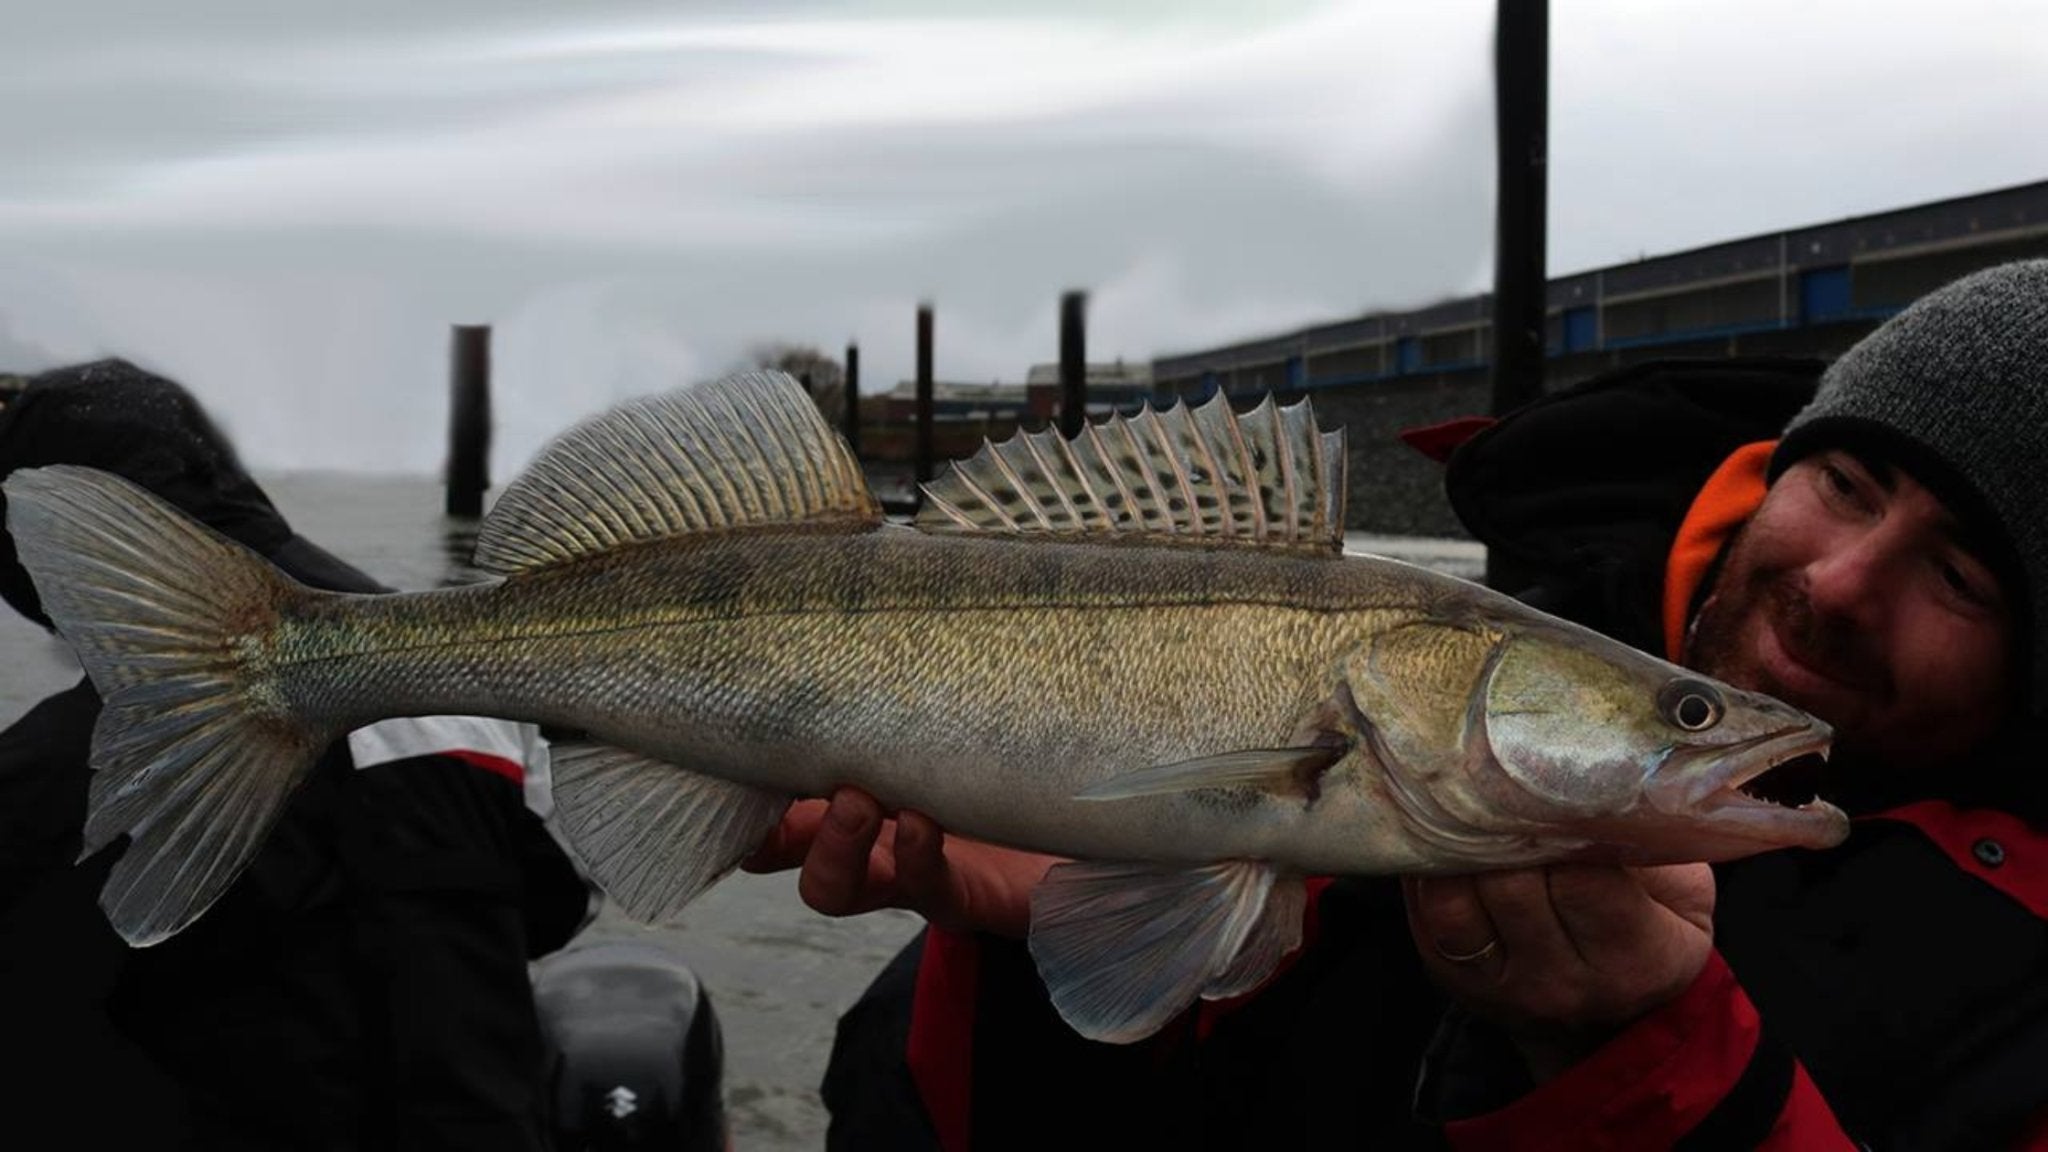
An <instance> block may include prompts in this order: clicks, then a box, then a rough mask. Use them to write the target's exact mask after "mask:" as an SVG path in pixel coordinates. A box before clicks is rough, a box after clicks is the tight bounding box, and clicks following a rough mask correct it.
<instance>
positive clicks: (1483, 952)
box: [1436, 940, 1500, 964]
mask: <svg viewBox="0 0 2048 1152" xmlns="http://www.w3.org/2000/svg"><path fill="white" fill-rule="evenodd" d="M1498 951H1500V941H1499V940H1488V941H1487V942H1486V947H1484V948H1481V949H1479V950H1478V951H1476V952H1446V951H1445V950H1444V949H1443V946H1442V945H1438V946H1437V950H1436V954H1437V955H1439V956H1441V957H1443V958H1444V959H1445V960H1448V961H1450V962H1451V963H1453V964H1477V963H1479V962H1480V961H1482V960H1484V959H1486V958H1487V957H1489V956H1491V955H1493V954H1494V953H1496V952H1498Z"/></svg>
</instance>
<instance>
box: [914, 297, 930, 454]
mask: <svg viewBox="0 0 2048 1152" xmlns="http://www.w3.org/2000/svg"><path fill="white" fill-rule="evenodd" d="M932 475H933V470H932V306H931V305H929V304H920V305H918V306H917V482H918V483H920V484H927V483H930V482H931V478H932Z"/></svg>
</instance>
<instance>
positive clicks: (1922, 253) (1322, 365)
mask: <svg viewBox="0 0 2048 1152" xmlns="http://www.w3.org/2000/svg"><path fill="white" fill-rule="evenodd" d="M2026 256H2048V181H2043V182H2040V183H2034V184H2026V185H2021V186H2018V187H2013V188H2004V189H1999V190H1996V191H1992V192H1984V193H1979V194H1977V195H1973V196H1964V197H1959V198H1956V199H1952V200H1941V201H1936V202H1933V203H1928V204H1920V205H1915V206H1913V207H1909V208H1900V209H1896V210H1894V211H1890V212H1881V213H1876V214H1873V215H1869V216H1857V217H1851V218H1849V219H1845V220H1836V221H1832V222H1829V223H1825V224H1815V225H1811V226H1808V227H1803V228H1796V229H1792V230H1789V231H1784V232H1774V233H1770V234H1767V235H1762V236H1751V237H1746V238H1743V239H1739V240H1730V241H1726V242H1724V243H1720V244H1712V245H1708V246H1705V247H1701V248H1694V249H1690V250H1687V251H1683V252H1673V253H1669V254H1666V255H1661V256H1651V257H1647V258H1644V259H1641V260H1636V261H1632V262H1630V263H1626V264H1615V265H1610V266H1608V267H1605V268H1595V269H1592V270H1589V271H1585V272H1575V273H1572V274H1570V275H1567V276H1560V277H1557V278H1555V279H1553V280H1551V281H1550V283H1549V286H1548V304H1549V341H1548V345H1549V360H1548V369H1547V372H1546V378H1547V384H1548V385H1549V386H1550V387H1553V388H1555V387H1560V386H1563V385H1566V384H1569V383H1572V382H1575V381H1577V380H1581V379H1584V378H1586V377H1588V376H1591V375H1594V374H1596V373H1598V372H1601V371H1604V370H1606V369H1609V368H1615V367H1620V366H1622V365H1625V364H1629V363H1634V362H1638V361H1641V360H1647V359H1656V358H1662V357H1667V356H1717V355H1736V354H1752V353H1765V354H1777V355H1817V356H1832V355H1835V354H1837V353H1839V352H1841V351H1842V350H1843V349H1845V348H1847V347H1848V346H1849V345H1850V344H1852V343H1854V342H1855V341H1856V340H1857V339H1858V338H1860V337H1861V336H1862V335H1863V334H1864V333H1866V332H1868V331H1869V330H1870V329H1871V328H1873V327H1875V326H1876V325H1877V323H1878V322H1879V321H1881V320H1883V319H1884V318H1885V317H1887V316H1889V315H1891V314H1892V313H1894V312H1897V311H1898V310H1899V309H1901V308H1903V307H1905V306H1906V305H1907V304H1908V303H1910V302H1911V301H1912V300H1913V299H1915V298H1916V297H1918V296H1920V295H1922V294H1923V293H1925V292H1927V291H1929V290H1930V289H1933V288H1935V287H1937V286H1939V285H1941V284H1943V283H1946V282H1947V281H1949V280H1951V279H1954V278H1955V277H1957V276H1960V275H1963V274H1964V273H1967V272H1970V271H1974V270H1975V269H1978V268H1982V267H1986V266H1988V265H1992V264H1998V263H2002V262H2004V261H2007V260H2012V259H2017V258H2020V257H2026ZM1491 306H1492V300H1491V297H1490V296H1485V295H1481V296H1470V297H1465V298H1462V299H1456V300H1449V301H1445V302H1442V303H1439V304H1433V305H1430V306H1427V307H1423V308H1416V309H1411V310H1408V311H1403V312H1377V313H1372V314H1369V315H1366V316H1361V317H1357V318H1353V319H1348V320H1339V321H1336V322H1333V323H1326V324H1318V325H1314V326H1312V327H1308V328H1304V329H1301V330H1300V331H1297V332H1292V333H1288V334H1286V335H1280V336H1269V337H1261V338H1259V339H1255V340H1248V341H1242V342H1239V343H1236V344H1230V345H1226V346H1223V347H1219V348H1211V349H1205V350H1201V351H1194V352H1183V353H1177V354H1174V355H1169V356H1161V357H1159V358H1157V359H1155V360H1154V361H1153V362H1152V382H1153V386H1154V387H1155V389H1156V390H1157V391H1158V392H1159V393H1161V394H1162V395H1164V396H1175V395H1178V396H1185V397H1188V398H1191V399H1199V398H1202V397H1205V396H1208V395H1211V394H1213V393H1215V392H1217V391H1224V392H1228V393H1230V394H1232V395H1243V396H1247V397H1249V396H1252V395H1255V394H1257V393H1261V392H1277V393H1280V394H1282V395H1289V394H1296V393H1303V392H1320V391H1329V390H1340V391H1349V390H1353V389H1360V388H1387V387H1400V386H1402V385H1406V384H1414V383H1418V382H1426V381H1437V382H1449V381H1451V380H1454V379H1460V378H1467V377H1483V376H1484V375H1485V369H1486V367H1487V358H1488V355H1489V352H1490V349H1491V342H1492V333H1491V330H1490V328H1491V324H1490V315H1491Z"/></svg>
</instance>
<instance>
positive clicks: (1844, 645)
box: [1757, 572, 1891, 695]
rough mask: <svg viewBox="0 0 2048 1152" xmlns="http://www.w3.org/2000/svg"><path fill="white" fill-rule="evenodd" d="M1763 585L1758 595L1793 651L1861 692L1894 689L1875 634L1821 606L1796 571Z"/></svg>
mask: <svg viewBox="0 0 2048 1152" xmlns="http://www.w3.org/2000/svg"><path fill="white" fill-rule="evenodd" d="M1760 583H1761V586H1760V587H1759V588H1758V589H1757V598H1758V600H1759V601H1760V602H1761V603H1762V604H1763V606H1764V609H1765V612H1766V618H1767V619H1769V620H1770V621H1771V622H1772V623H1773V624H1774V625H1775V627H1776V629H1777V633H1778V643H1779V644H1780V646H1782V647H1783V648H1784V649H1785V650H1786V652H1787V654H1788V655H1790V656H1791V657H1792V658H1793V659H1795V660H1797V661H1799V662H1800V663H1801V664H1804V665H1806V666H1807V667H1808V668H1811V669H1813V670H1814V671H1816V672H1819V673H1820V674H1822V675H1824V676H1826V677H1827V678H1828V679H1830V680H1834V681H1836V682H1838V683H1841V684H1845V685H1848V686H1849V687H1851V688H1855V689H1857V690H1859V691H1866V692H1873V693H1881V694H1887V695H1888V694H1889V693H1890V692H1891V676H1890V673H1889V672H1888V671H1887V669H1886V667H1885V663H1884V652H1883V651H1882V649H1881V648H1880V647H1879V646H1878V643H1877V641H1876V640H1875V639H1874V638H1873V637H1871V636H1870V634H1869V633H1867V632H1864V631H1863V630H1861V629H1859V628H1857V627H1856V625H1855V623H1854V622H1853V621H1851V620H1848V619H1845V618H1843V617H1841V616H1839V615H1834V614H1831V613H1826V612H1821V611H1819V610H1817V609H1815V608H1814V606H1813V599H1812V597H1810V596H1809V595H1808V594H1807V591H1806V587H1805V584H1804V582H1803V581H1802V580H1801V579H1800V578H1799V577H1798V576H1797V575H1796V574H1794V573H1790V572H1783V573H1777V574H1775V575H1774V576H1771V577H1767V578H1765V579H1764V580H1762V581H1761V582H1760Z"/></svg>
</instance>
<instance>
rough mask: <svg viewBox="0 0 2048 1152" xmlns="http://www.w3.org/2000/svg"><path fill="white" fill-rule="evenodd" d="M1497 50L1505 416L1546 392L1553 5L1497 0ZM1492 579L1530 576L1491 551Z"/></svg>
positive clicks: (1497, 393)
mask: <svg viewBox="0 0 2048 1152" xmlns="http://www.w3.org/2000/svg"><path fill="white" fill-rule="evenodd" d="M1493 46H1494V55H1493V66H1494V137H1495V147H1496V153H1495V155H1496V163H1497V166H1498V177H1497V178H1498V180H1499V189H1498V192H1497V194H1496V202H1495V207H1494V212H1495V215H1494V263H1493V412H1494V415H1496V416H1500V415H1505V414H1507V413H1508V412H1511V411H1513V410H1514V409H1517V408H1520V407H1521V406H1523V405H1524V404H1527V403H1529V402H1530V401H1533V400H1535V399H1537V398H1539V397H1541V396H1542V395H1543V343H1544V340H1543V329H1544V323H1543V321H1544V303H1545V301H1544V295H1545V288H1546V281H1547V278H1548V277H1547V271H1548V270H1547V269H1546V267H1545V260H1544V209H1545V205H1544V188H1545V172H1546V163H1547V162H1546V155H1547V153H1548V142H1547V133H1548V128H1549V118H1550V100H1549V88H1550V4H1549V0H1496V2H1495V5H1494V45H1493ZM1486 582H1487V583H1488V584H1490V585H1492V586H1493V587H1495V588H1506V589H1510V590H1513V589H1516V588H1519V587H1520V586H1522V585H1524V584H1526V583H1527V578H1526V577H1525V575H1524V574H1523V573H1520V572H1517V571H1515V570H1514V568H1513V565H1511V564H1509V563H1507V562H1505V561H1503V560H1502V559H1501V558H1500V557H1498V556H1496V555H1494V553H1493V551H1492V550H1491V549H1489V550H1488V554H1487V561H1486Z"/></svg>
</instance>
